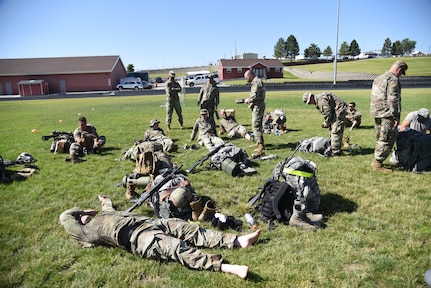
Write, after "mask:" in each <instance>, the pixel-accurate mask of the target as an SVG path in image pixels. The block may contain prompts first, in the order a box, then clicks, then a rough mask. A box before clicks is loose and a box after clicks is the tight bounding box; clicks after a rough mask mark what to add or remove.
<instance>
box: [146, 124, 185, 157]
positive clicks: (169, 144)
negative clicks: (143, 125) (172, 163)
mask: <svg viewBox="0 0 431 288" xmlns="http://www.w3.org/2000/svg"><path fill="white" fill-rule="evenodd" d="M159 123H160V121H159V120H157V119H152V120H151V121H150V129H147V130H146V131H145V134H144V139H143V140H144V141H151V142H158V143H160V144H161V145H162V146H163V151H164V152H172V151H174V150H175V149H176V148H177V146H176V145H175V144H174V141H172V139H171V138H169V137H167V136H166V135H165V133H164V131H163V129H162V128H160V127H159Z"/></svg>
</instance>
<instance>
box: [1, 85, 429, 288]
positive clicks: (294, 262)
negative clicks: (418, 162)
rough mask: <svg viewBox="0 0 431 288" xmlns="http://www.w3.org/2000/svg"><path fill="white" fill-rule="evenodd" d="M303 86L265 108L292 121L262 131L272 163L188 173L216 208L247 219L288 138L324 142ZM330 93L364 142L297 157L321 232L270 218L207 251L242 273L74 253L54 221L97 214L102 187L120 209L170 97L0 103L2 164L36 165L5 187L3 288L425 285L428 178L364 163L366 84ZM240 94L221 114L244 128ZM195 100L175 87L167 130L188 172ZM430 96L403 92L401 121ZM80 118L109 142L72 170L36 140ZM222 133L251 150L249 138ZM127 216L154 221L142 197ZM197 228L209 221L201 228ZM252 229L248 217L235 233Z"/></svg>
mask: <svg viewBox="0 0 431 288" xmlns="http://www.w3.org/2000/svg"><path fill="white" fill-rule="evenodd" d="M304 92H305V91H277V92H273V91H270V92H267V101H266V103H267V109H266V110H267V111H271V110H274V109H277V108H281V109H283V110H284V111H285V113H286V115H287V127H288V129H289V132H288V133H287V134H284V135H281V136H276V135H274V134H271V135H267V134H265V136H264V137H265V143H266V148H267V154H275V155H277V156H278V159H275V160H269V161H261V162H256V164H255V165H254V166H253V167H254V168H255V169H256V170H257V173H256V174H254V175H252V176H245V177H241V178H233V177H231V176H229V175H228V174H227V173H225V172H223V171H214V170H210V169H209V168H208V164H209V162H206V163H204V165H202V166H199V167H198V168H197V169H196V170H195V172H194V173H192V174H189V175H188V177H189V179H190V181H191V183H192V185H193V186H194V188H195V190H196V192H197V193H198V194H199V195H201V196H205V197H209V198H212V199H214V200H215V201H216V202H217V204H218V209H219V212H221V213H224V214H226V215H232V216H234V217H235V218H237V219H241V220H243V221H244V218H243V215H244V213H245V212H253V209H252V208H249V207H247V205H246V203H247V201H248V199H249V198H250V197H252V196H254V195H255V193H256V192H257V189H258V186H259V185H262V184H263V183H264V182H265V180H266V179H267V178H268V177H270V175H271V174H272V171H273V169H274V167H275V166H276V164H277V163H278V162H279V161H282V160H283V159H284V158H286V157H288V156H289V155H290V154H291V153H292V149H293V148H294V147H295V146H296V143H297V142H298V141H299V140H300V139H302V138H310V137H314V136H326V137H328V136H329V134H328V131H327V130H326V129H322V128H321V124H322V122H323V118H322V116H321V115H320V114H319V112H318V111H317V110H316V109H315V108H314V107H312V106H305V105H304V104H303V103H302V101H301V96H302V94H303V93H304ZM313 92H315V93H319V92H322V91H313ZM334 92H335V94H336V95H338V96H339V97H341V98H342V99H344V100H345V101H346V102H350V101H355V102H356V103H357V108H358V110H360V111H361V112H362V114H363V123H362V127H361V128H360V129H358V130H354V131H352V132H349V131H348V130H347V131H346V132H345V135H348V136H349V137H350V138H351V142H352V143H356V144H359V145H360V146H361V147H362V149H361V151H359V152H357V153H355V154H352V155H350V154H348V152H347V151H345V155H344V156H342V157H336V158H324V157H321V156H319V155H317V154H307V153H302V152H297V154H296V155H298V156H301V157H304V158H306V159H310V160H312V161H314V162H315V163H316V164H317V168H318V181H319V186H320V189H321V191H322V198H321V210H322V212H323V214H324V215H325V221H324V223H323V225H322V229H320V230H319V231H317V232H310V231H304V230H301V229H296V228H293V227H289V226H285V225H276V227H275V228H274V230H268V225H267V223H263V222H261V221H259V222H258V224H259V226H260V228H261V229H262V235H261V238H260V241H259V242H258V243H257V245H255V246H253V247H251V248H249V249H245V250H223V249H205V251H207V252H211V253H221V254H222V255H223V256H224V258H225V259H226V260H227V261H228V262H229V263H232V264H244V265H248V266H249V267H250V273H249V277H248V279H246V280H241V279H239V278H238V277H235V276H233V275H228V274H224V273H213V272H207V271H203V272H201V271H192V270H189V269H187V268H185V267H183V266H181V265H180V264H178V263H171V262H166V261H162V262H160V261H155V260H147V259H140V258H139V257H137V256H134V255H131V254H129V253H128V252H126V251H123V250H121V249H118V248H105V247H96V248H92V249H84V248H80V247H79V246H78V244H77V243H76V242H74V241H73V240H72V239H71V238H70V237H69V236H68V235H67V234H66V233H65V231H64V229H63V228H62V227H61V225H60V224H59V221H58V216H59V215H60V213H61V212H63V211H64V210H66V209H68V208H71V207H74V206H80V207H81V208H96V209H100V205H99V202H98V200H97V195H98V194H100V193H104V194H107V195H109V196H111V197H112V199H113V201H114V204H115V205H116V208H117V209H118V210H125V209H127V208H128V207H129V206H130V205H131V204H130V203H129V202H128V200H127V199H126V198H125V196H124V193H125V188H124V187H117V186H116V184H117V183H118V182H121V179H122V177H123V176H124V175H126V174H128V173H130V172H131V171H132V170H133V167H134V163H133V162H131V161H118V159H119V158H121V156H122V152H124V151H125V150H126V149H128V148H129V147H130V146H131V145H132V144H133V141H134V140H138V139H141V138H142V136H143V134H144V131H145V130H146V129H147V128H148V124H149V122H150V120H151V119H153V118H157V119H159V120H161V127H162V128H165V127H166V126H165V124H164V118H165V110H164V107H163V105H164V96H133V97H96V98H82V99H56V100H51V99H50V100H31V101H1V102H0V121H1V123H3V125H1V127H0V139H1V142H0V155H1V156H3V158H4V159H6V160H9V159H15V158H16V157H17V156H18V155H19V154H20V153H21V152H24V151H26V152H29V153H31V154H32V155H33V156H34V157H35V158H37V160H38V161H37V163H36V164H37V165H38V167H39V170H38V171H37V173H36V174H35V175H33V176H32V177H31V178H29V179H28V180H26V181H23V182H17V183H12V184H0V189H1V193H0V205H1V206H0V208H1V210H0V211H1V212H0V217H1V220H0V225H1V226H0V227H1V229H0V247H1V249H0V257H1V259H2V261H1V263H0V272H1V273H0V275H1V276H0V287H425V284H424V280H423V274H424V272H425V271H426V270H427V269H430V267H431V258H430V255H431V254H430V252H431V245H430V244H431V228H430V223H431V214H430V213H429V211H430V210H429V207H430V206H431V194H430V189H429V187H430V185H429V183H430V174H422V175H419V174H413V173H409V172H405V171H402V170H401V169H398V168H394V172H393V173H378V172H373V171H371V168H370V163H371V161H372V159H373V149H374V144H375V136H374V135H375V133H374V128H373V120H372V119H371V118H370V117H369V101H370V90H339V91H334ZM184 96H185V97H184ZM247 96H248V93H246V92H244V93H222V94H221V104H220V106H219V108H235V109H236V111H237V113H236V114H237V120H238V121H239V122H240V123H242V124H244V125H245V126H246V127H247V128H249V129H250V127H251V126H250V122H251V113H250V111H249V109H248V108H247V106H246V105H241V104H235V99H238V98H245V97H247ZM197 97H198V95H197V94H187V95H183V114H184V118H185V127H186V129H185V130H179V129H178V127H179V125H178V123H177V122H176V117H175V116H174V122H173V124H172V128H173V129H172V130H171V131H170V132H168V133H167V135H168V136H170V137H172V138H173V140H174V141H175V142H176V143H177V144H178V146H179V147H180V149H179V150H178V151H177V152H174V153H172V156H173V158H172V160H173V162H175V163H176V164H177V165H183V170H185V169H186V168H187V167H189V166H191V165H192V164H193V163H195V162H196V161H197V160H199V159H200V158H201V157H203V156H204V155H205V154H206V153H207V150H206V149H205V148H200V149H198V150H195V151H191V150H183V149H181V147H182V146H183V144H185V143H187V144H189V145H190V144H192V142H191V141H190V139H189V138H190V133H191V128H192V126H193V123H194V121H195V120H196V119H197V117H198V116H199V115H198V114H199V109H198V107H197V106H196V100H197ZM430 97H431V89H403V94H402V107H403V112H402V117H405V116H406V114H407V113H408V112H410V111H414V110H417V109H419V108H421V107H427V108H431V100H430V99H431V98H430ZM79 115H82V116H86V117H87V120H88V122H89V123H91V124H94V125H95V126H96V127H97V129H98V132H99V134H101V135H105V136H106V137H107V143H106V145H105V149H104V152H103V153H102V155H87V156H86V157H85V158H86V160H87V161H85V162H83V163H79V164H76V165H72V164H70V163H68V162H66V161H65V158H66V157H67V155H66V154H61V155H59V154H52V153H50V151H49V148H50V144H51V143H50V141H42V139H41V136H42V135H49V134H50V133H51V132H52V131H53V130H60V131H73V129H75V128H76V127H77V120H78V117H79ZM33 129H37V131H38V132H32V130H33ZM226 140H227V141H231V142H232V143H234V144H235V145H237V146H239V147H241V148H243V149H245V150H246V151H247V152H248V153H249V155H250V154H251V153H252V149H253V148H250V147H249V145H250V144H251V143H250V142H248V141H246V140H244V139H236V140H228V139H226ZM386 163H389V162H388V161H386ZM20 167H21V166H19V167H9V169H19V168H20ZM138 192H141V191H138ZM135 212H138V213H142V214H144V215H148V216H152V215H153V211H152V210H151V209H150V208H149V207H147V206H146V205H143V206H142V207H140V208H137V209H136V210H135ZM201 224H202V226H203V227H206V228H211V225H210V223H208V222H206V223H201ZM251 231H252V229H251V228H250V227H249V226H248V225H247V224H246V223H245V224H244V225H243V227H242V230H241V231H240V232H239V233H240V234H244V233H249V232H251ZM227 232H232V233H236V231H232V230H228V231H227Z"/></svg>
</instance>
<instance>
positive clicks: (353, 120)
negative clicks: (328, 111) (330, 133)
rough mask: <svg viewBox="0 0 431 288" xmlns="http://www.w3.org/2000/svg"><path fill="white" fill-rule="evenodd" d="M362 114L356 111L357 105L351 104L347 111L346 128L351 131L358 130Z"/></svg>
mask: <svg viewBox="0 0 431 288" xmlns="http://www.w3.org/2000/svg"><path fill="white" fill-rule="evenodd" d="M361 120H362V114H361V112H359V111H358V110H356V103H355V102H350V103H349V109H347V114H346V120H345V124H346V127H350V129H349V130H350V131H352V130H353V129H354V128H358V127H359V125H361Z"/></svg>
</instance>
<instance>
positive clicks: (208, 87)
mask: <svg viewBox="0 0 431 288" xmlns="http://www.w3.org/2000/svg"><path fill="white" fill-rule="evenodd" d="M213 77H214V75H212V74H211V75H209V76H208V82H206V83H205V84H204V86H202V88H201V90H200V91H199V98H198V101H197V105H198V106H199V107H200V109H207V110H208V121H209V122H210V123H211V126H212V127H213V128H214V133H215V131H216V124H215V121H214V112H215V111H216V110H217V106H218V105H219V103H220V92H219V89H218V87H217V83H216V82H215V81H214V78H213Z"/></svg>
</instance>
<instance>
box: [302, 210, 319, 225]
mask: <svg viewBox="0 0 431 288" xmlns="http://www.w3.org/2000/svg"><path fill="white" fill-rule="evenodd" d="M305 216H307V218H308V219H309V220H310V221H311V222H313V223H319V222H320V221H322V220H323V215H322V214H314V213H311V212H307V213H306V214H305Z"/></svg>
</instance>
